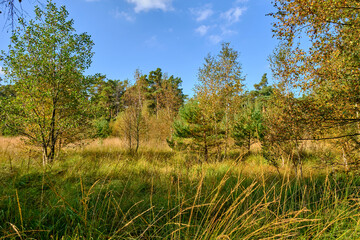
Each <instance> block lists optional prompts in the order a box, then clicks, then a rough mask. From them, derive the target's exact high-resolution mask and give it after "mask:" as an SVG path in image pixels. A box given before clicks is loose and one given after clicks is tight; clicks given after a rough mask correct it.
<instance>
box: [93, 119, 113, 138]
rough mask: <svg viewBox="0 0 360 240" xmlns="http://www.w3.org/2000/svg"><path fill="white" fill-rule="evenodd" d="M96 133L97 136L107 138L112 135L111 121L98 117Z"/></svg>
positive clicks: (95, 122)
mask: <svg viewBox="0 0 360 240" xmlns="http://www.w3.org/2000/svg"><path fill="white" fill-rule="evenodd" d="M94 125H95V130H96V134H95V137H98V138H106V137H108V136H110V134H111V129H110V124H109V121H108V120H106V119H104V118H98V119H96V120H95V121H94Z"/></svg>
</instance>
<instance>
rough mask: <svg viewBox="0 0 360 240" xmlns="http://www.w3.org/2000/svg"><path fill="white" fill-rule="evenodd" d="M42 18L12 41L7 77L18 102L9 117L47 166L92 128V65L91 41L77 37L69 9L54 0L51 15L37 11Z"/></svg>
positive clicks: (10, 103) (24, 26)
mask: <svg viewBox="0 0 360 240" xmlns="http://www.w3.org/2000/svg"><path fill="white" fill-rule="evenodd" d="M35 14H36V17H35V19H34V20H30V22H29V23H25V22H24V20H22V19H20V20H19V24H20V27H18V28H17V29H16V31H14V33H13V36H12V37H11V42H12V44H11V46H10V49H9V53H6V52H5V51H2V54H1V60H2V61H3V62H4V65H5V67H4V72H5V77H6V78H7V79H8V80H10V82H11V83H12V84H13V86H14V90H15V92H16V97H15V98H13V99H11V100H10V101H8V102H6V104H5V105H6V106H5V109H4V111H5V114H6V118H7V119H11V122H12V124H13V126H22V128H21V132H20V134H21V135H23V136H25V137H27V140H28V142H29V143H32V144H34V145H36V146H39V147H41V148H42V151H43V164H46V163H49V162H52V161H53V160H54V157H55V152H56V146H57V143H58V142H59V141H60V139H62V144H67V143H70V142H73V141H76V140H78V139H79V138H80V137H81V136H82V135H83V134H84V133H85V132H86V130H85V129H86V127H87V124H88V123H89V117H90V115H89V111H88V110H89V101H88V93H89V88H90V86H91V84H92V82H93V80H94V78H92V77H85V76H84V75H83V73H84V70H85V69H86V68H88V67H89V66H90V64H91V57H92V55H93V53H92V46H93V42H92V41H91V39H90V36H89V35H87V34H85V33H83V34H80V35H78V34H75V29H74V27H73V20H67V17H68V12H67V11H66V9H65V7H64V6H62V7H60V9H59V8H57V6H56V5H55V4H54V3H53V2H52V1H48V4H47V6H46V9H45V10H42V9H40V8H39V7H36V9H35Z"/></svg>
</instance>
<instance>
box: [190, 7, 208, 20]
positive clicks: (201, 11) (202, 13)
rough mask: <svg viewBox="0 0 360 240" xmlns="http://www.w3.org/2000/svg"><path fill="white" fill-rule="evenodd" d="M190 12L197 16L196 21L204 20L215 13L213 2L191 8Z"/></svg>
mask: <svg viewBox="0 0 360 240" xmlns="http://www.w3.org/2000/svg"><path fill="white" fill-rule="evenodd" d="M190 12H191V13H192V14H193V15H194V16H195V18H196V21H198V22H201V21H204V20H206V19H208V18H209V17H211V16H212V15H213V14H214V11H213V10H212V6H211V4H206V5H204V6H203V7H201V8H196V9H194V8H191V9H190Z"/></svg>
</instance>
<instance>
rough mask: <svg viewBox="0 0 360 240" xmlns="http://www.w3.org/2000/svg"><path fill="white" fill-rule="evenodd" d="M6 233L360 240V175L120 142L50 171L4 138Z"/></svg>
mask: <svg viewBox="0 0 360 240" xmlns="http://www.w3.org/2000/svg"><path fill="white" fill-rule="evenodd" d="M0 142H1V147H0V239H358V238H359V236H360V225H359V224H360V209H359V204H360V177H359V176H357V175H352V174H345V173H340V172H339V173H330V171H329V169H326V168H320V167H319V166H320V165H318V164H317V162H316V160H314V159H311V161H310V160H309V161H307V162H306V161H305V162H306V164H305V166H304V177H303V179H299V178H296V177H295V176H294V173H293V171H292V170H291V168H290V167H288V166H284V167H282V168H280V175H279V174H278V172H277V170H276V169H275V168H274V167H272V166H270V165H268V164H267V163H266V162H265V161H264V159H263V158H262V157H261V156H259V155H257V154H256V153H254V154H253V155H250V156H248V157H247V159H243V160H242V161H237V162H235V161H233V160H227V161H223V162H216V163H200V162H196V161H193V160H192V158H191V157H189V156H185V155H183V154H180V153H176V152H173V151H171V150H170V149H168V148H167V147H166V146H165V145H163V146H159V145H158V144H157V146H158V147H157V148H154V147H151V146H150V145H149V146H146V147H144V148H142V149H140V151H139V153H138V154H130V153H129V152H127V151H126V150H124V145H123V143H122V142H121V141H119V140H116V139H108V140H104V141H101V142H100V141H98V142H92V143H90V144H89V145H87V146H84V147H82V148H74V149H66V150H65V151H64V152H63V153H61V154H60V155H59V156H58V160H57V161H56V162H55V163H54V164H52V165H51V166H48V167H47V168H46V169H44V168H43V167H42V166H41V159H40V157H38V156H36V154H34V153H31V151H29V150H23V149H24V147H23V146H22V145H21V144H20V141H19V139H17V138H0Z"/></svg>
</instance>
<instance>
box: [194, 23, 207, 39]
mask: <svg viewBox="0 0 360 240" xmlns="http://www.w3.org/2000/svg"><path fill="white" fill-rule="evenodd" d="M209 29H210V26H205V25H201V26H200V27H198V28H196V29H195V32H197V33H198V34H200V35H201V36H204V35H206V33H207V32H208V31H209Z"/></svg>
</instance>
